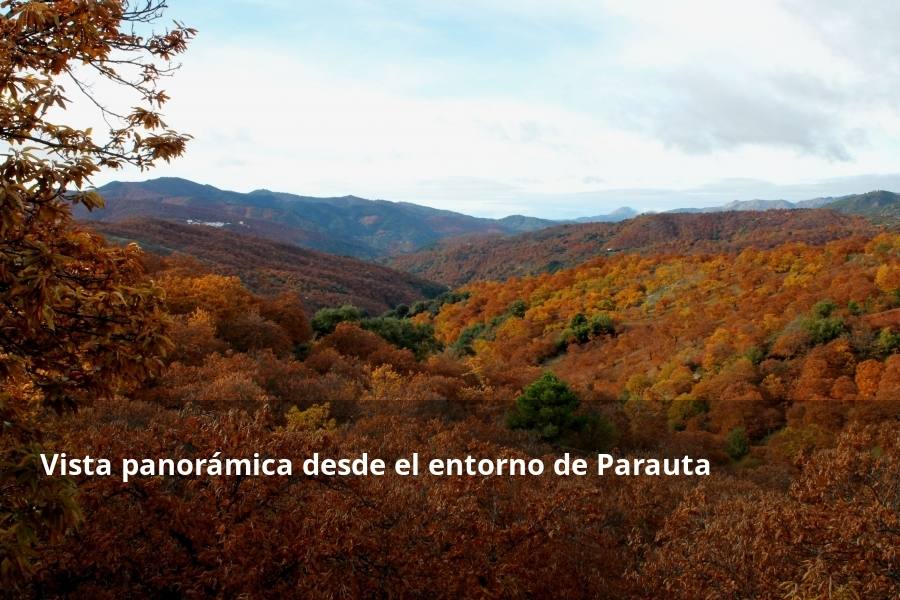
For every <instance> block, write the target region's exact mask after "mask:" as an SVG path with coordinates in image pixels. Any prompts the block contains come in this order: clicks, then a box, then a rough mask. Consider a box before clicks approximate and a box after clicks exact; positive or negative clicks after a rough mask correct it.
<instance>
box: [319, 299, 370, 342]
mask: <svg viewBox="0 0 900 600" xmlns="http://www.w3.org/2000/svg"><path fill="white" fill-rule="evenodd" d="M360 319H362V313H360V311H359V309H358V308H356V307H355V306H353V305H351V304H345V305H344V306H341V307H340V308H323V309H320V310H319V311H317V312H316V314H315V315H314V316H313V319H312V323H311V324H312V328H313V331H315V332H316V333H317V334H318V335H319V336H323V335H328V334H329V333H331V332H332V331H334V329H335V327H337V326H338V324H339V323H343V322H345V321H351V322H355V321H359V320H360Z"/></svg>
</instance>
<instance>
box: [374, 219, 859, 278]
mask: <svg viewBox="0 0 900 600" xmlns="http://www.w3.org/2000/svg"><path fill="white" fill-rule="evenodd" d="M875 231H877V228H876V227H875V226H874V225H872V224H870V223H869V222H868V221H866V220H865V219H863V218H861V217H855V216H846V215H839V214H837V213H834V212H832V211H827V210H790V211H765V212H750V211H742V212H737V211H735V212H721V213H710V214H677V213H663V214H654V215H641V216H639V217H636V218H634V219H629V220H627V221H623V222H621V223H589V224H582V225H561V226H557V227H551V228H547V229H543V230H541V231H536V232H532V233H525V234H520V235H516V236H508V237H502V236H493V237H490V238H466V239H450V240H447V241H446V242H443V243H440V244H438V245H436V246H435V247H434V248H430V249H426V250H421V251H419V252H414V253H411V254H406V255H402V256H397V257H394V258H393V259H392V260H391V261H390V264H391V265H392V266H394V267H396V268H398V269H401V270H404V271H408V272H410V273H415V274H417V275H420V276H422V277H425V278H426V279H431V280H433V281H440V282H442V283H445V284H448V285H451V286H456V285H462V284H464V283H466V282H468V281H475V280H484V279H506V278H508V277H520V276H524V275H534V274H538V273H544V272H553V271H556V270H558V269H561V268H565V267H571V266H575V265H577V264H579V263H581V262H584V261H585V260H588V259H590V258H593V257H595V256H600V255H605V254H609V253H616V252H645V253H651V252H652V253H664V252H690V253H703V252H723V251H724V252H732V251H739V250H741V249H743V248H772V247H774V246H776V245H778V244H783V243H786V242H792V241H796V242H807V243H810V244H822V243H825V242H827V241H830V240H835V239H839V238H843V237H847V236H851V235H871V234H873V233H874V232H875Z"/></svg>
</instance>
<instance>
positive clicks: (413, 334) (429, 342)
mask: <svg viewBox="0 0 900 600" xmlns="http://www.w3.org/2000/svg"><path fill="white" fill-rule="evenodd" d="M362 327H363V329H365V330H367V331H371V332H372V333H376V334H378V335H379V336H381V337H382V338H383V339H385V340H387V341H388V342H390V343H391V344H393V345H395V346H398V347H400V348H406V349H408V350H412V352H413V354H415V355H416V358H417V359H419V360H421V359H423V358H425V356H427V355H428V354H431V353H432V352H438V351H440V350H441V344H440V342H438V341H437V340H436V339H435V338H434V327H432V326H431V325H428V324H425V325H416V324H415V323H413V322H412V321H410V320H408V319H397V318H393V317H376V318H373V319H366V320H364V321H363V322H362Z"/></svg>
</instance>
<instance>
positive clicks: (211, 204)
mask: <svg viewBox="0 0 900 600" xmlns="http://www.w3.org/2000/svg"><path fill="white" fill-rule="evenodd" d="M97 191H98V193H99V194H100V195H101V196H102V197H103V198H104V201H105V205H104V207H103V208H98V209H94V210H92V211H88V210H86V209H83V208H80V209H77V210H76V212H75V216H76V217H77V218H79V219H82V220H86V221H104V222H118V221H123V220H126V219H130V218H135V217H152V218H156V219H165V220H168V221H174V222H180V223H186V222H188V221H192V222H196V223H201V224H202V223H206V224H211V225H212V226H216V227H221V228H223V229H228V230H231V231H237V232H241V233H247V234H250V235H254V236H257V237H263V238H267V239H271V240H275V241H279V242H286V243H290V244H294V245H296V246H301V247H304V248H311V249H314V250H320V251H324V252H331V253H334V254H346V255H349V256H356V257H360V258H372V257H376V256H385V255H390V254H396V253H398V252H408V251H411V250H416V249H418V248H421V247H423V246H427V245H429V244H432V243H434V242H436V241H437V240H440V239H443V238H445V237H450V236H456V235H463V234H468V233H517V232H521V231H532V230H535V229H540V228H542V227H546V226H549V225H552V224H553V222H552V221H547V220H544V219H536V218H533V217H524V216H521V215H517V216H510V217H506V218H504V219H484V218H477V217H471V216H469V215H464V214H460V213H456V212H452V211H449V210H438V209H434V208H429V207H427V206H419V205H416V204H410V203H407V202H389V201H387V200H366V199H365V198H357V197H356V196H343V197H340V198H314V197H309V196H297V195H294V194H285V193H280V192H272V191H269V190H256V191H254V192H251V193H249V194H242V193H238V192H231V191H226V190H220V189H218V188H215V187H213V186H211V185H201V184H199V183H194V182H193V181H188V180H186V179H177V178H171V177H169V178H159V179H151V180H148V181H142V182H119V181H116V182H112V183H109V184H107V185H105V186H102V187H101V188H99V189H98V190H97Z"/></svg>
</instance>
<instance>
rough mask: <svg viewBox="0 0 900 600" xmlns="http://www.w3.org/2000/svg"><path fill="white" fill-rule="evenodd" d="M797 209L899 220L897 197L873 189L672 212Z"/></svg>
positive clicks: (738, 202) (743, 201)
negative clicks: (846, 194)
mask: <svg viewBox="0 0 900 600" xmlns="http://www.w3.org/2000/svg"><path fill="white" fill-rule="evenodd" d="M800 208H828V209H831V210H836V211H838V212H841V213H844V214H853V215H861V216H864V217H895V218H896V217H900V194H896V193H894V192H888V191H885V190H875V191H872V192H866V193H864V194H850V195H848V196H836V197H835V196H829V197H823V198H812V199H810V200H800V201H797V202H791V201H789V200H733V201H731V202H729V203H727V204H723V205H721V206H709V207H705V208H676V209H675V210H671V211H668V212H673V213H715V212H731V211H754V210H757V211H758V210H795V209H800Z"/></svg>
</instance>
